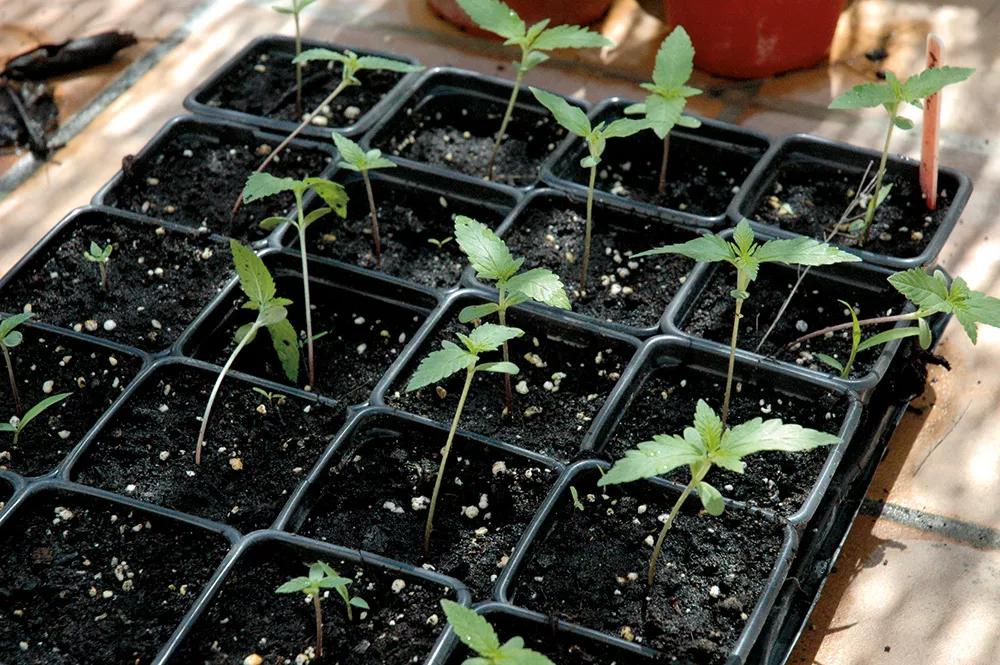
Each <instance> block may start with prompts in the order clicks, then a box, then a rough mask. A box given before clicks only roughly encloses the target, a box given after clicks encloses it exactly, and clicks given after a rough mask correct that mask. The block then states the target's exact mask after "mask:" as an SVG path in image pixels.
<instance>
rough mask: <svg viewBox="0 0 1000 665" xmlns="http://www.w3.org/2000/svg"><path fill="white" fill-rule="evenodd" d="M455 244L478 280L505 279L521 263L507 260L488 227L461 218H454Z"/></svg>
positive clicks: (503, 247) (504, 247) (501, 243)
mask: <svg viewBox="0 0 1000 665" xmlns="http://www.w3.org/2000/svg"><path fill="white" fill-rule="evenodd" d="M455 240H456V241H457V242H458V246H459V247H460V248H461V249H462V251H463V252H464V253H465V255H466V256H467V257H469V263H471V264H472V267H473V268H475V270H476V276H477V277H479V278H480V279H488V280H493V281H498V280H506V279H509V278H510V277H512V276H513V275H514V274H515V273H517V271H518V270H519V269H520V268H521V264H522V263H523V262H524V259H515V258H514V257H513V256H511V253H510V250H509V249H507V245H506V243H504V241H503V240H501V239H500V238H499V237H498V236H497V235H496V234H495V233H493V231H492V230H490V228H489V227H488V226H486V225H485V224H482V223H481V222H477V221H476V220H474V219H472V218H471V217H466V216H465V215H456V216H455Z"/></svg>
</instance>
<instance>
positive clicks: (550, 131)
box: [377, 91, 566, 187]
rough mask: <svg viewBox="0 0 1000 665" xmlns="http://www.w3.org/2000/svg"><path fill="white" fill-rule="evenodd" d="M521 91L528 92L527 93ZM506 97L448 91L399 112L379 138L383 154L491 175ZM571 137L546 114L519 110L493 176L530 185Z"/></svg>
mask: <svg viewBox="0 0 1000 665" xmlns="http://www.w3.org/2000/svg"><path fill="white" fill-rule="evenodd" d="M521 94H524V92H523V91H522V93H521ZM506 107H507V100H503V101H500V100H497V99H489V98H483V97H478V96H477V97H470V96H466V95H455V94H444V95H439V96H436V97H431V98H425V99H423V100H421V101H418V102H417V104H416V105H411V106H409V107H407V108H405V109H404V110H403V111H402V112H400V113H398V114H397V116H396V118H394V121H395V125H394V126H392V128H391V129H390V130H389V133H387V134H386V135H384V136H383V137H382V138H380V139H377V140H378V146H377V147H379V148H381V149H382V150H383V151H384V152H386V153H389V154H392V155H398V156H399V157H405V158H407V159H412V160H415V161H418V162H428V163H430V164H436V165H437V166H443V167H445V168H448V169H454V170H456V171H459V172H461V173H464V174H466V175H471V176H476V177H484V178H485V177H486V175H487V166H488V164H489V160H490V154H491V153H492V152H493V142H494V139H495V138H496V133H497V132H498V131H500V122H501V120H502V119H503V114H504V111H505V110H506ZM565 135H566V130H564V129H563V128H562V127H561V126H559V125H558V124H556V123H555V121H553V120H552V119H551V118H550V117H548V115H547V114H543V113H541V112H532V111H527V110H525V109H524V108H515V109H514V114H513V116H512V117H511V121H510V124H508V125H507V134H506V136H505V138H504V140H503V142H502V143H501V144H500V152H499V153H497V158H496V163H495V170H494V180H495V181H496V182H499V183H503V184H505V185H511V186H514V187H527V186H529V185H531V184H532V183H533V182H535V180H537V179H538V175H539V169H540V168H541V166H542V162H544V161H545V160H546V159H547V158H548V156H549V155H550V154H551V153H552V151H553V150H555V149H556V146H557V145H559V142H560V141H561V140H562V139H563V137H564V136H565Z"/></svg>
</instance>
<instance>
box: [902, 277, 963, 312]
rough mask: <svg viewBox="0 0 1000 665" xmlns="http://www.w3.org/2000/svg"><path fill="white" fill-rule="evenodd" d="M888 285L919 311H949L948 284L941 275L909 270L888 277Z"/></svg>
mask: <svg viewBox="0 0 1000 665" xmlns="http://www.w3.org/2000/svg"><path fill="white" fill-rule="evenodd" d="M889 283H890V284H892V285H893V287H895V289H896V290H897V291H899V292H900V293H902V294H903V295H904V296H906V299H907V300H909V301H911V302H913V303H915V304H916V305H917V306H918V307H919V308H920V309H923V310H928V311H931V312H946V311H951V305H950V303H949V302H948V296H949V291H948V282H947V280H946V278H945V276H944V274H943V273H940V272H939V273H936V274H934V275H928V274H927V273H926V272H924V270H923V269H922V268H910V269H909V270H904V271H902V272H897V273H894V274H892V275H889Z"/></svg>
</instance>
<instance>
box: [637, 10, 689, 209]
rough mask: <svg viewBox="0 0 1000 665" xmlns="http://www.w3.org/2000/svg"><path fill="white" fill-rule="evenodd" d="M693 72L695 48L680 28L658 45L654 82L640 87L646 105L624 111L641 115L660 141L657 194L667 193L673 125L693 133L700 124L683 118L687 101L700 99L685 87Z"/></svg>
mask: <svg viewBox="0 0 1000 665" xmlns="http://www.w3.org/2000/svg"><path fill="white" fill-rule="evenodd" d="M693 71H694V45H693V44H691V38H690V37H689V36H688V33H687V32H686V31H685V30H684V28H683V27H682V26H677V27H676V28H674V29H673V30H672V31H671V32H670V34H669V35H667V36H666V38H665V39H664V40H663V42H662V43H661V44H660V49H659V50H658V51H657V52H656V62H655V64H654V65H653V81H652V82H651V83H642V84H640V86H641V87H642V88H643V89H644V90H648V91H649V95H648V96H647V97H646V101H644V102H642V103H641V104H632V105H631V106H629V107H628V108H626V109H625V114H626V115H632V114H642V115H643V116H644V117H645V119H646V124H647V125H648V126H649V128H650V129H652V130H653V132H654V133H655V134H656V135H657V136H658V137H659V138H660V139H661V140H662V141H663V157H662V158H661V160H660V176H659V179H658V180H657V186H656V192H657V194H659V195H661V196H662V195H663V193H664V192H665V191H666V190H667V157H668V156H669V154H670V132H671V130H673V128H674V126H675V125H680V126H681V127H690V128H691V129H696V128H698V127H701V120H698V118H695V117H692V116H689V115H684V106H685V105H686V104H687V98H688V97H694V96H695V95H700V94H701V90H699V89H698V88H692V87H691V86H689V85H688V84H687V82H688V79H690V78H691V73H692V72H693Z"/></svg>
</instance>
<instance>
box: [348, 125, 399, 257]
mask: <svg viewBox="0 0 1000 665" xmlns="http://www.w3.org/2000/svg"><path fill="white" fill-rule="evenodd" d="M333 142H334V143H336V144H337V151H338V152H340V163H339V164H338V166H340V168H343V169H347V170H349V171H357V172H359V173H360V174H361V178H362V180H364V181H365V192H367V194H368V208H369V210H370V212H371V218H372V240H373V241H374V243H375V267H376V268H378V269H379V270H381V269H382V241H381V240H380V239H379V233H378V213H376V211H375V195H374V194H372V181H371V179H370V178H369V177H368V172H369V171H371V170H372V169H391V168H395V166H396V164H395V163H394V162H391V161H389V160H388V159H386V158H385V157H383V156H382V151H381V150H379V149H378V148H372V149H371V150H369V151H367V152H365V151H364V150H362V149H361V146H359V145H358V144H357V143H355V142H354V141H352V140H351V139H349V138H347V137H346V136H343V135H341V134H338V133H337V132H333Z"/></svg>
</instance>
